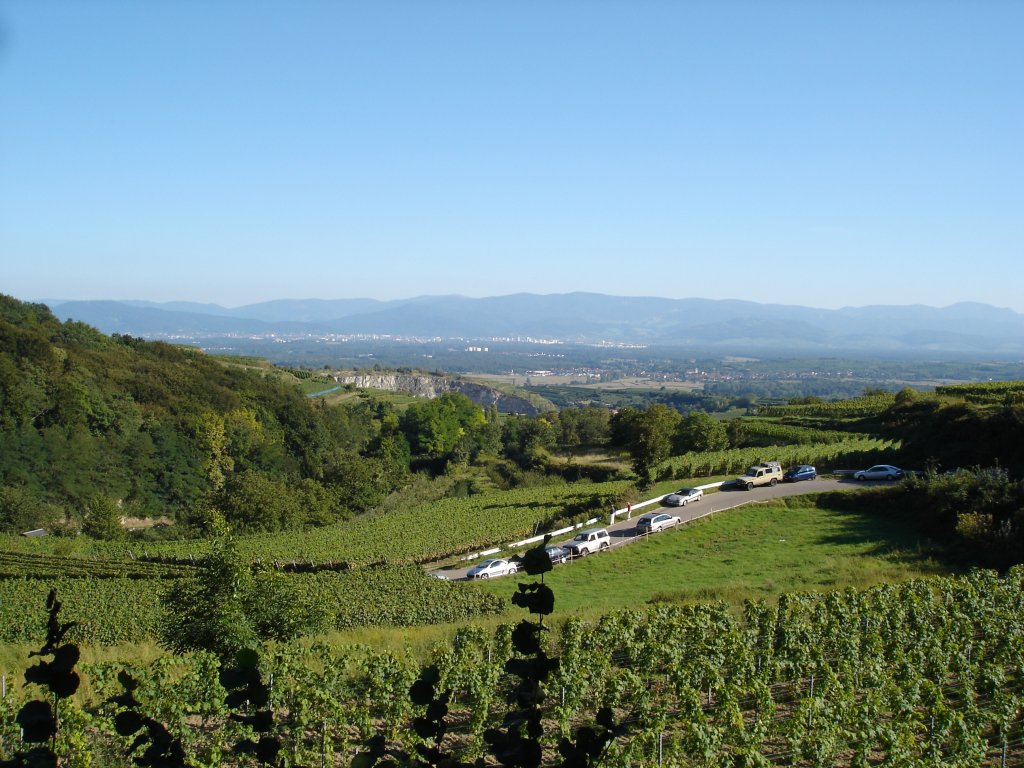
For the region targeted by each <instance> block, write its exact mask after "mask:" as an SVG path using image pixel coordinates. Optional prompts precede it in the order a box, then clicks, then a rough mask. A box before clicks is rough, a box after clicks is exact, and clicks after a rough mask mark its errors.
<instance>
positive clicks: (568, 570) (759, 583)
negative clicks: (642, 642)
mask: <svg viewBox="0 0 1024 768" xmlns="http://www.w3.org/2000/svg"><path fill="white" fill-rule="evenodd" d="M942 556H943V552H942V550H941V549H939V548H937V547H936V546H935V545H933V544H930V543H929V542H924V541H921V540H919V538H918V537H917V536H916V535H915V534H913V533H912V532H911V531H909V530H908V529H907V528H906V527H905V526H903V525H900V524H898V523H896V522H894V521H892V520H890V519H887V518H884V517H869V516H863V515H856V514H850V513H847V512H836V511H833V510H829V509H821V508H819V507H818V506H816V504H815V503H814V501H813V499H811V498H808V497H792V498H788V499H780V500H777V501H773V502H770V503H765V504H761V505H749V506H746V507H741V508H739V509H733V510H728V511H725V512H722V513H720V514H718V515H714V516H712V517H709V518H704V519H702V520H699V521H696V522H694V523H690V524H688V525H685V526H681V527H679V528H676V529H673V530H669V531H665V532H663V533H659V534H656V535H654V536H651V537H649V538H648V539H647V540H646V541H642V542H637V543H634V544H630V545H628V546H625V547H622V548H619V549H616V550H614V551H612V552H609V553H605V554H601V555H598V556H594V557H588V558H585V559H582V560H577V561H575V562H573V563H569V564H566V565H562V566H558V567H556V568H555V569H554V571H552V572H551V573H549V574H547V575H546V577H545V578H546V582H547V584H548V585H550V586H551V587H552V589H553V590H554V592H555V596H556V603H555V618H566V617H568V616H572V615H581V616H587V617H594V616H598V615H601V614H603V613H607V612H609V611H612V610H615V609H618V608H628V607H636V606H640V605H643V604H645V603H651V602H658V601H686V602H696V601H708V600H724V601H726V602H728V603H730V604H732V605H735V606H739V605H741V604H742V602H743V600H745V599H747V598H751V599H755V600H756V599H758V598H765V599H768V600H772V599H774V598H776V597H778V595H780V594H781V593H783V592H793V591H819V590H828V589H836V588H843V587H864V586H868V585H871V584H878V583H881V582H893V581H902V580H906V579H910V578H914V577H917V576H921V575H928V574H944V573H950V572H951V571H950V568H949V567H948V566H947V565H946V564H944V563H943V560H942ZM466 587H467V588H469V589H484V590H487V591H490V592H494V593H495V594H499V595H510V594H511V592H512V590H513V589H514V582H513V580H511V579H499V580H496V581H492V582H487V583H481V584H467V585H466ZM510 615H514V613H511V614H510Z"/></svg>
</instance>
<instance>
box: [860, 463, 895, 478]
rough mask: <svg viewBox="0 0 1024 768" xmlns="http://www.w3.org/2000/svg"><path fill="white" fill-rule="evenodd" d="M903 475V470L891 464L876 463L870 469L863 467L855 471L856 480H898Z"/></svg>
mask: <svg viewBox="0 0 1024 768" xmlns="http://www.w3.org/2000/svg"><path fill="white" fill-rule="evenodd" d="M901 477H903V470H902V469H900V468H899V467H894V466H892V465H891V464H875V466H873V467H871V468H869V469H861V470H858V471H857V472H854V473H853V479H854V480H898V479H899V478H901Z"/></svg>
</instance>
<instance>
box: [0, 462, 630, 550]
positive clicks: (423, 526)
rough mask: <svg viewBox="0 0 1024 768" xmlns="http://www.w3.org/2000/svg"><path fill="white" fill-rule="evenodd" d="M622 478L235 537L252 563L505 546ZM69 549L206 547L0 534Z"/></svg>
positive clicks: (8, 546)
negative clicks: (303, 529)
mask: <svg viewBox="0 0 1024 768" xmlns="http://www.w3.org/2000/svg"><path fill="white" fill-rule="evenodd" d="M628 485H629V484H628V483H627V482H623V481H615V482H606V483H585V482H584V483H575V484H572V485H552V486H544V487H540V488H517V489H514V490H511V491H495V492H491V493H486V494H479V495H473V496H468V497H465V498H446V499H441V500H440V501H434V502H430V503H428V504H420V505H416V506H410V507H407V508H404V509H399V510H396V511H392V512H387V513H375V514H368V515H363V516H360V517H357V518H355V519H353V520H350V521H346V522H344V523H336V524H334V525H330V526H326V527H323V528H316V529H311V530H308V531H290V532H284V533H272V534H256V535H252V536H245V537H240V538H239V539H238V548H239V551H240V552H241V553H242V554H243V555H245V556H246V557H248V558H249V559H250V560H252V561H253V562H256V563H263V564H267V565H273V564H274V562H275V561H276V562H277V563H278V564H279V565H285V564H291V563H293V562H294V563H295V564H299V563H307V564H309V563H312V564H316V565H321V564H328V563H347V564H349V565H354V566H359V565H369V564H373V563H381V562H388V563H392V564H395V563H412V562H427V561H432V560H437V559H441V558H445V557H449V556H452V555H459V554H464V553H466V552H473V551H475V550H478V549H482V548H485V547H487V546H491V545H494V544H503V543H506V542H509V541H514V540H516V539H519V538H523V537H524V536H529V535H532V534H533V533H534V532H535V531H537V530H540V531H544V530H546V529H551V528H554V527H558V523H559V522H561V521H563V520H568V519H573V518H576V517H588V516H591V515H592V514H593V513H595V512H602V511H604V510H605V509H607V508H608V506H609V504H610V503H611V501H612V500H613V499H615V498H616V497H617V496H618V495H619V494H620V493H622V491H623V490H624V489H625V488H626V487H628ZM68 547H74V548H75V549H76V552H75V554H76V555H81V556H82V557H85V558H92V559H102V558H105V559H110V560H118V559H132V558H143V559H150V558H154V559H159V558H163V559H174V560H176V561H180V562H184V563H186V564H187V563H189V562H191V561H192V560H198V559H199V558H200V557H201V556H202V555H203V554H205V553H206V552H207V550H208V548H209V545H208V543H207V542H204V541H199V540H191V541H178V542H167V543H147V544H145V545H138V544H135V545H132V544H125V543H120V542H102V541H95V540H88V539H84V538H83V537H79V538H78V539H75V540H74V542H73V543H69V542H68V541H67V540H60V539H52V538H51V539H27V538H24V537H20V536H2V537H0V550H3V551H6V552H24V553H30V554H39V555H43V554H47V553H50V552H56V551H58V550H63V549H65V548H68Z"/></svg>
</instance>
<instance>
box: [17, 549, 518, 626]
mask: <svg viewBox="0 0 1024 768" xmlns="http://www.w3.org/2000/svg"><path fill="white" fill-rule="evenodd" d="M279 578H282V579H285V580H287V583H288V585H289V586H290V587H292V588H293V590H294V593H295V594H296V597H297V599H298V601H299V602H300V604H301V605H303V606H305V607H307V608H309V609H311V610H315V611H317V612H318V614H319V615H320V616H321V617H322V620H323V628H324V629H339V630H343V629H352V628H354V627H367V626H413V625H421V624H444V623H454V622H459V621H465V620H467V619H472V618H475V617H478V616H483V615H487V614H493V613H500V612H502V611H504V610H505V609H506V607H507V603H506V601H505V600H504V599H503V598H498V597H495V596H494V595H488V594H484V593H481V592H478V591H476V590H470V589H462V588H460V587H459V585H456V584H452V583H449V582H446V581H439V580H437V579H433V578H430V577H429V576H428V575H427V574H426V573H425V572H424V571H423V569H422V568H419V567H418V566H389V567H386V568H362V569H359V570H358V571H341V572H324V573H308V574H289V575H281V576H280V577H279ZM168 586H169V584H168V582H167V580H165V579H139V578H127V577H124V576H120V577H112V578H100V577H94V578H72V577H68V578H45V579H44V578H0V642H5V643H26V642H31V641H33V640H35V639H36V638H38V637H40V636H41V634H42V632H43V629H44V624H45V615H44V614H43V613H42V612H41V611H40V610H39V606H40V605H42V604H43V603H44V602H45V600H46V594H47V592H49V590H50V589H51V588H56V589H57V590H58V592H59V594H60V595H61V599H62V600H63V601H64V618H65V619H66V620H68V621H77V622H78V626H76V627H75V628H74V629H73V630H72V632H71V635H70V637H71V638H72V639H73V640H74V641H75V642H78V643H83V644H94V645H116V644H120V643H138V642H143V641H147V640H155V639H156V638H157V637H158V627H159V623H160V617H161V613H162V608H161V603H160V597H161V595H162V594H163V592H164V591H165V590H166V589H167V588H168Z"/></svg>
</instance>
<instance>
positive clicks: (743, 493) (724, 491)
mask: <svg viewBox="0 0 1024 768" xmlns="http://www.w3.org/2000/svg"><path fill="white" fill-rule="evenodd" d="M898 482H899V481H898V480H895V481H893V482H886V481H884V480H878V481H871V482H865V481H862V480H860V481H859V480H853V479H851V478H832V477H819V478H816V479H814V480H804V481H801V482H799V483H779V484H778V485H776V486H765V487H763V488H754V489H753V490H750V491H748V490H745V489H742V488H740V487H738V486H731V485H723V486H721V487H720V488H719V489H718V490H717V491H716V492H715V493H710V494H706V495H705V496H704V498H703V499H701V500H700V501H695V502H691V503H690V504H688V505H687V506H685V507H664V506H661V505H655V504H650V505H648V506H647V507H644V508H643V509H642V510H637V511H636V512H634V513H633V519H630V520H627V519H625V518H623V519H622V520H620V521H619V522H616V523H615V525H605V526H602V525H601V524H600V523H594V525H593V527H594V528H599V527H603V528H606V529H607V530H608V534H609V536H610V537H611V545H612V547H613V548H614V547H621V546H624V545H626V544H629V543H631V542H633V541H635V540H636V539H637V536H636V518H637V517H640V515H642V514H645V513H648V512H657V511H664V512H668V513H669V514H673V515H676V516H677V517H679V518H680V519H681V520H682V522H683V523H689V522H691V521H692V520H697V519H699V518H702V517H707V516H708V515H711V514H713V513H715V512H723V511H725V510H727V509H735V508H736V507H741V506H743V505H744V504H751V503H754V502H758V501H768V500H769V499H778V498H781V497H783V496H799V495H801V494H805V493H822V492H824V491H846V490H855V489H857V488H877V487H880V486H886V485H894V484H895V483H898ZM655 535H656V534H655ZM571 539H572V536H568V538H565V539H563V540H561V541H552V542H551V543H552V544H562V543H565V542H568V541H570V540H571ZM512 554H515V553H513V552H501V553H499V554H497V555H493V557H504V558H507V557H510V556H511V555H512ZM470 567H472V566H471V565H467V566H465V567H460V568H446V569H439V570H435V571H431V575H433V576H436V577H437V578H443V579H448V580H449V581H462V580H465V579H466V571H468V570H469V568H470Z"/></svg>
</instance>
